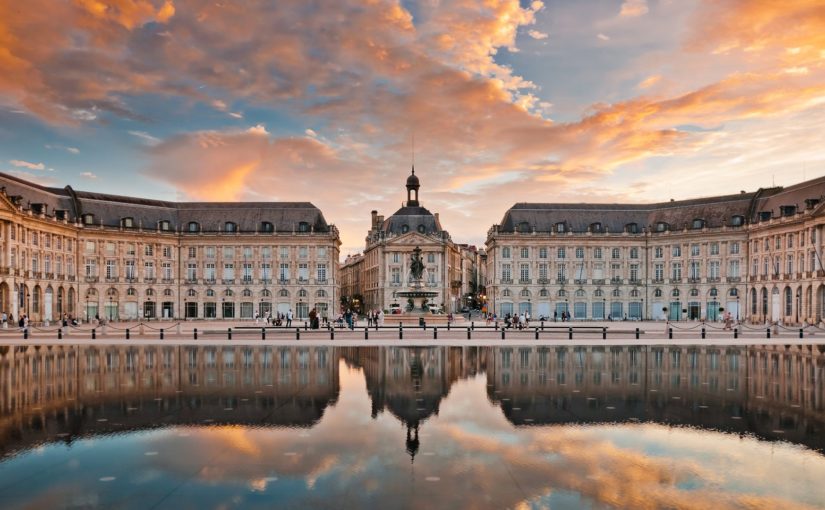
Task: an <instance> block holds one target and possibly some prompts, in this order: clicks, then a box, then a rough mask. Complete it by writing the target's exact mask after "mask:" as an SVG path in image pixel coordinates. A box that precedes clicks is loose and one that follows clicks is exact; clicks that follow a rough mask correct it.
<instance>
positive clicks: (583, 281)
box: [573, 279, 587, 285]
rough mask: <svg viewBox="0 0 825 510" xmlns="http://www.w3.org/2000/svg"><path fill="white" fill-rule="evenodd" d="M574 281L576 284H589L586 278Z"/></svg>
mask: <svg viewBox="0 0 825 510" xmlns="http://www.w3.org/2000/svg"><path fill="white" fill-rule="evenodd" d="M573 283H575V284H576V285H586V284H587V280H586V279H584V280H582V279H579V280H573Z"/></svg>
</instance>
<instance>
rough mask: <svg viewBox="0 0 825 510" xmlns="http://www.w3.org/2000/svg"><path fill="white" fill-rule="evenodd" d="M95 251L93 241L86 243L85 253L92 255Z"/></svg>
mask: <svg viewBox="0 0 825 510" xmlns="http://www.w3.org/2000/svg"><path fill="white" fill-rule="evenodd" d="M94 251H95V242H94V241H86V253H94Z"/></svg>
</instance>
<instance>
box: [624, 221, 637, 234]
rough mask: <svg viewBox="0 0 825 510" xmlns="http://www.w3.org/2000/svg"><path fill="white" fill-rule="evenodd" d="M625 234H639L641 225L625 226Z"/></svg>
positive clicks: (630, 224) (629, 224) (631, 224)
mask: <svg viewBox="0 0 825 510" xmlns="http://www.w3.org/2000/svg"><path fill="white" fill-rule="evenodd" d="M624 229H625V232H627V233H628V234H638V233H639V225H638V224H636V223H628V224H627V225H625V226H624Z"/></svg>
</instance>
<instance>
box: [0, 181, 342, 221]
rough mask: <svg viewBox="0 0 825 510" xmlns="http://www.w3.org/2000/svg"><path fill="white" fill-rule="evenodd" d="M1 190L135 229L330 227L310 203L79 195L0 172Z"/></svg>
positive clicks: (72, 214) (73, 216) (51, 208)
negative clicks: (129, 223) (164, 225)
mask: <svg viewBox="0 0 825 510" xmlns="http://www.w3.org/2000/svg"><path fill="white" fill-rule="evenodd" d="M0 186H5V188H6V193H7V194H8V195H20V196H22V197H23V199H22V202H21V203H20V205H22V206H23V207H24V208H29V207H30V204H35V203H43V204H46V205H47V206H48V209H47V215H49V216H52V215H53V214H54V211H55V210H65V211H68V215H69V220H70V221H74V220H75V219H76V218H79V217H81V216H82V215H84V214H93V215H94V224H95V225H100V224H101V222H102V224H103V225H104V226H110V227H119V226H120V223H121V220H122V219H123V218H133V220H134V224H135V226H140V225H142V226H143V227H144V228H155V227H156V226H157V224H158V222H160V221H163V220H167V221H169V222H170V225H171V226H170V229H171V230H175V229H177V228H180V229H181V230H186V228H187V226H188V224H189V222H193V221H194V222H197V223H198V224H199V225H200V230H201V231H203V232H217V231H223V230H224V224H225V223H226V222H233V223H235V224H236V225H237V229H238V230H239V231H241V232H254V231H260V229H261V222H264V221H267V222H270V223H272V224H273V225H274V228H275V230H276V231H278V232H292V231H297V230H298V228H299V224H300V223H301V222H305V223H307V224H308V225H309V226H310V227H311V229H312V230H313V231H315V232H328V231H329V228H330V227H329V225H328V224H327V221H326V219H325V218H324V215H323V214H322V213H321V210H320V209H318V208H317V207H315V206H314V205H313V204H312V203H310V202H168V201H163V200H152V199H147V198H138V197H127V196H121V195H110V194H105V193H94V192H88V191H75V190H73V189H72V188H71V187H70V186H66V187H65V188H62V189H61V188H50V187H46V186H40V185H38V184H34V183H31V182H28V181H26V180H23V179H20V178H18V177H15V176H12V175H8V174H4V173H0Z"/></svg>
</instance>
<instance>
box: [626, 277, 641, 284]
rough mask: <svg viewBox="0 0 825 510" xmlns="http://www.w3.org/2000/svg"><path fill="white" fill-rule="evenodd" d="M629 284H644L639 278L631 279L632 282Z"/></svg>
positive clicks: (629, 281)
mask: <svg viewBox="0 0 825 510" xmlns="http://www.w3.org/2000/svg"><path fill="white" fill-rule="evenodd" d="M628 283H629V284H630V285H641V284H642V280H640V279H638V278H631V279H630V280H628Z"/></svg>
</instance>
